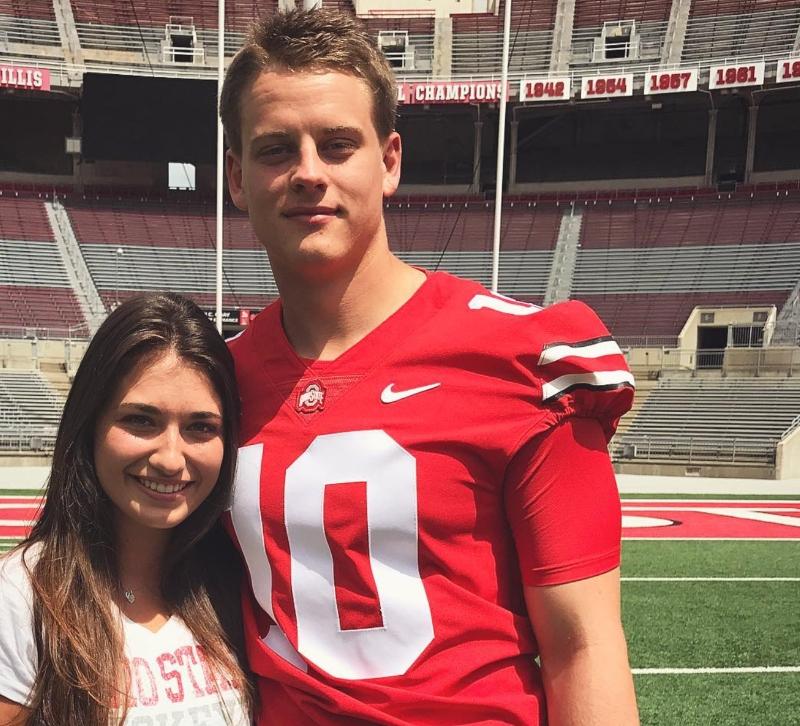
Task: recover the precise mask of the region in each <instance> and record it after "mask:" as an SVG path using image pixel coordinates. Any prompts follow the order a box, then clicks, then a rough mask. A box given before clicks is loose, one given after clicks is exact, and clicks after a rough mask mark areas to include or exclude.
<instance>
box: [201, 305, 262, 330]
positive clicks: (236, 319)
mask: <svg viewBox="0 0 800 726" xmlns="http://www.w3.org/2000/svg"><path fill="white" fill-rule="evenodd" d="M203 312H204V313H205V314H206V315H207V316H208V319H209V320H211V321H212V322H214V321H215V320H216V319H217V311H216V309H215V308H214V309H212V308H205V309H204V310H203ZM255 317H256V312H255V311H254V310H250V309H249V308H222V324H223V325H244V326H246V325H250V323H251V321H252V320H254V319H255Z"/></svg>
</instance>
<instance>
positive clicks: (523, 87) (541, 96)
mask: <svg viewBox="0 0 800 726" xmlns="http://www.w3.org/2000/svg"><path fill="white" fill-rule="evenodd" d="M571 92H572V84H571V79H570V77H569V76H558V77H553V76H547V77H542V76H538V77H536V78H523V79H522V80H521V81H520V82H519V100H520V101H569V98H570V93H571Z"/></svg>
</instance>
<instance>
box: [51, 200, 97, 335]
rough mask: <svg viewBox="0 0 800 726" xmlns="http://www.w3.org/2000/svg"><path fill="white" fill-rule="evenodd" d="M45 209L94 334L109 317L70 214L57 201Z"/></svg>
mask: <svg viewBox="0 0 800 726" xmlns="http://www.w3.org/2000/svg"><path fill="white" fill-rule="evenodd" d="M44 207H45V211H46V212H47V218H48V220H49V221H50V227H51V228H52V230H53V237H54V239H55V241H56V244H57V245H58V251H59V253H60V254H61V259H62V261H63V263H64V269H65V270H66V272H67V277H68V278H69V282H70V285H71V286H72V289H73V291H74V293H75V297H76V298H77V300H78V304H79V305H80V306H81V311H82V312H83V316H84V318H85V319H86V322H87V323H88V325H89V332H90V333H94V331H95V330H97V328H98V327H100V323H102V322H103V320H104V319H105V317H106V314H107V313H106V308H105V305H104V304H103V300H102V299H101V297H100V293H99V292H98V291H97V287H96V286H95V283H94V280H93V279H92V275H91V273H90V272H89V268H88V267H87V266H86V262H85V260H84V258H83V255H82V254H81V249H80V245H79V244H78V240H77V239H76V237H75V233H74V231H73V229H72V225H71V224H70V221H69V216H68V215H67V212H66V210H65V209H64V207H63V206H62V205H61V203H60V202H59V201H58V200H56V199H54V200H53V201H52V202H50V201H47V202H45V203H44Z"/></svg>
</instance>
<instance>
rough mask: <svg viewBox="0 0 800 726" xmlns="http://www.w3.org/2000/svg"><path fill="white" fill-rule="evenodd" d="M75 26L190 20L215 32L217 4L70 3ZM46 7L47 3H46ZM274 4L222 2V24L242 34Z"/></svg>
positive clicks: (198, 0) (200, 0) (192, 0)
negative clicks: (172, 18)
mask: <svg viewBox="0 0 800 726" xmlns="http://www.w3.org/2000/svg"><path fill="white" fill-rule="evenodd" d="M71 1H72V11H73V14H74V16H75V21H76V22H77V23H94V24H97V25H117V26H121V25H127V26H134V27H137V26H151V27H152V26H158V27H160V28H161V29H162V32H163V27H164V25H166V24H167V23H168V22H169V19H170V17H174V16H180V17H190V18H192V19H193V21H194V23H195V25H196V26H198V27H200V28H216V26H217V15H218V9H217V8H218V3H217V0H144V1H142V0H137V2H135V3H131V2H114V1H113V0H71ZM48 4H49V3H48ZM277 7H278V3H277V0H266V1H265V0H226V2H225V24H226V26H227V27H228V28H230V29H231V30H234V29H235V30H239V31H242V30H244V28H245V27H246V25H247V23H248V22H249V21H250V20H252V19H253V18H255V17H258V16H259V15H261V14H263V13H266V12H270V11H274V10H275V9H277Z"/></svg>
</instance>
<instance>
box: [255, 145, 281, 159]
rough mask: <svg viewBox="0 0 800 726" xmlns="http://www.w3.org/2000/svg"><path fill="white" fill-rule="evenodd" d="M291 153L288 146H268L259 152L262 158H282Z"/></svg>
mask: <svg viewBox="0 0 800 726" xmlns="http://www.w3.org/2000/svg"><path fill="white" fill-rule="evenodd" d="M288 153H289V147H288V146H266V147H264V148H263V149H261V150H260V151H259V152H258V155H259V156H260V157H261V158H262V159H267V160H271V159H280V158H283V157H284V156H286V155H287V154H288Z"/></svg>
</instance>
